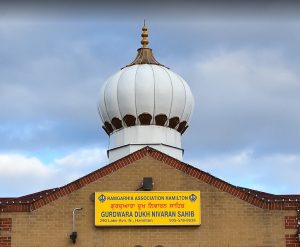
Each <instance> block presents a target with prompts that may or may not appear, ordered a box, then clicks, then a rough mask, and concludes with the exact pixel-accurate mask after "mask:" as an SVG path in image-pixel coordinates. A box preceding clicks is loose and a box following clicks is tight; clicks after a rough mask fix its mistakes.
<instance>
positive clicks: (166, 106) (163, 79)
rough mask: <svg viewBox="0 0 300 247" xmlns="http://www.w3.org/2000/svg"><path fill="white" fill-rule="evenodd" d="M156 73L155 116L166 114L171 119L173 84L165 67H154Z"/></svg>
mask: <svg viewBox="0 0 300 247" xmlns="http://www.w3.org/2000/svg"><path fill="white" fill-rule="evenodd" d="M152 68H153V69H154V71H155V81H156V83H155V111H154V115H155V116H156V115H158V114H165V115H166V116H167V117H169V112H170V109H171V103H172V83H171V80H170V77H169V75H168V72H166V71H165V70H167V69H164V68H163V67H160V66H155V65H152Z"/></svg>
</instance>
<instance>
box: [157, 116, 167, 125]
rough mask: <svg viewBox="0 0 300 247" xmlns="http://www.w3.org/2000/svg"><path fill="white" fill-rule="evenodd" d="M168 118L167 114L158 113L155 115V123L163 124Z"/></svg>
mask: <svg viewBox="0 0 300 247" xmlns="http://www.w3.org/2000/svg"><path fill="white" fill-rule="evenodd" d="M167 120H168V117H167V115H165V114H158V115H156V116H155V124H156V125H159V126H164V125H165V124H166V122H167Z"/></svg>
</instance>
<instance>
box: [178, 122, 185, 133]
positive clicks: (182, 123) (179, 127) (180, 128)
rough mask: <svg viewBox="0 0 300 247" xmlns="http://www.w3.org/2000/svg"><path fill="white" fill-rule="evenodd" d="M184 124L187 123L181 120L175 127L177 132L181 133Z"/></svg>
mask: <svg viewBox="0 0 300 247" xmlns="http://www.w3.org/2000/svg"><path fill="white" fill-rule="evenodd" d="M186 124H187V122H186V121H182V122H181V123H180V124H179V126H178V128H177V130H178V132H180V133H181V132H182V131H183V130H184V128H185V126H186Z"/></svg>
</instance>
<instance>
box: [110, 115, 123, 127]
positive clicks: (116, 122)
mask: <svg viewBox="0 0 300 247" xmlns="http://www.w3.org/2000/svg"><path fill="white" fill-rule="evenodd" d="M111 123H112V124H113V126H115V128H116V129H121V128H122V127H123V125H122V120H120V119H119V118H116V117H114V118H113V119H112V120H111Z"/></svg>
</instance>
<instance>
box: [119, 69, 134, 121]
mask: <svg viewBox="0 0 300 247" xmlns="http://www.w3.org/2000/svg"><path fill="white" fill-rule="evenodd" d="M122 71H124V72H123V73H122V76H121V77H120V80H119V84H118V101H119V107H120V112H121V115H122V117H124V116H125V115H127V114H130V115H133V116H135V115H136V107H135V76H136V71H137V66H131V67H128V68H126V69H122Z"/></svg>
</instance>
